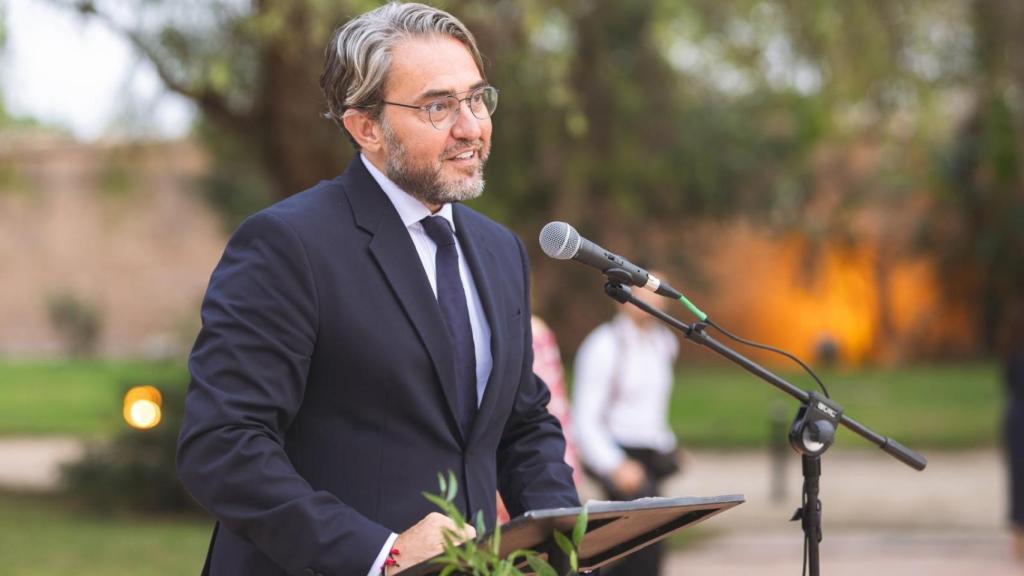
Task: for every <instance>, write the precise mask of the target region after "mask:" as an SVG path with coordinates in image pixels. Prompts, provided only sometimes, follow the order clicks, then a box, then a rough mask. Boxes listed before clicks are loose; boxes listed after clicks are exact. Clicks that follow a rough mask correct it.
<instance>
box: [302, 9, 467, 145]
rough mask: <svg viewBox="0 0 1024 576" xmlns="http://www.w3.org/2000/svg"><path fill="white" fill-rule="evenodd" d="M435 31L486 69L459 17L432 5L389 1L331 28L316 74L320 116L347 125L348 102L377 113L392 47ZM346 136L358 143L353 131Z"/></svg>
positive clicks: (351, 105) (353, 106) (373, 113)
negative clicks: (322, 103)
mask: <svg viewBox="0 0 1024 576" xmlns="http://www.w3.org/2000/svg"><path fill="white" fill-rule="evenodd" d="M437 35H444V36H451V37H452V38H455V39H456V40H458V41H460V42H462V43H463V44H464V45H465V46H466V48H467V49H468V50H469V53H470V54H472V56H473V60H474V61H475V62H476V67H477V68H478V69H479V71H480V76H481V77H482V76H483V75H484V67H483V60H482V58H481V56H480V50H479V49H478V48H477V45H476V39H475V38H473V34H472V33H471V32H470V31H469V29H468V28H466V25H465V24H463V23H462V22H460V21H459V20H458V18H456V17H454V16H452V15H451V14H449V13H447V12H445V11H444V10H440V9H438V8H434V7H432V6H427V5H424V4H417V3H411V2H410V3H407V4H406V3H401V2H391V3H388V4H385V5H383V6H381V7H379V8H376V9H374V10H370V11H369V12H366V13H364V14H361V15H359V16H357V17H355V18H353V19H352V20H349V21H348V22H347V23H345V24H344V25H343V26H341V27H340V28H338V29H337V30H335V31H334V34H333V35H332V36H331V41H330V43H328V44H327V49H326V50H325V51H324V52H325V53H324V56H325V60H324V69H323V72H322V73H321V74H320V88H321V90H323V93H324V96H325V97H326V98H327V112H325V113H324V117H325V118H329V119H331V120H332V121H334V123H335V124H337V125H338V126H340V127H341V129H342V130H345V125H344V124H343V122H342V118H343V117H344V115H345V111H346V110H348V109H349V108H365V109H367V112H368V113H369V114H371V115H372V117H373V118H377V117H379V116H380V109H381V107H380V103H381V101H382V100H383V99H384V84H385V82H387V76H388V70H389V69H390V67H391V49H392V47H394V46H395V44H397V43H399V42H401V41H402V40H405V39H408V38H413V37H424V36H426V37H429V36H437ZM345 133H346V134H348V131H347V130H345ZM349 139H350V140H352V144H353V145H354V146H355V147H356V149H358V148H359V145H358V144H357V143H356V141H355V139H354V138H352V135H351V134H349Z"/></svg>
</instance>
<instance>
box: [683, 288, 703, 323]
mask: <svg viewBox="0 0 1024 576" xmlns="http://www.w3.org/2000/svg"><path fill="white" fill-rule="evenodd" d="M679 301H680V302H682V303H683V306H686V307H687V308H689V309H690V312H693V315H694V316H696V317H697V319H698V320H700V321H701V322H703V321H705V320H707V319H708V315H707V314H705V313H703V312H701V311H700V308H697V307H696V306H694V304H693V302H690V300H689V299H688V298H687V297H686V296H683V295H682V294H680V295H679Z"/></svg>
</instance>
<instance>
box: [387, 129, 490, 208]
mask: <svg viewBox="0 0 1024 576" xmlns="http://www.w3.org/2000/svg"><path fill="white" fill-rule="evenodd" d="M381 129H382V132H383V133H384V146H385V148H386V149H387V160H386V165H385V169H386V173H387V176H388V178H389V179H390V180H391V181H392V182H394V183H395V184H397V185H398V187H399V188H401V189H402V190H404V191H405V192H406V193H407V194H409V195H410V196H412V197H413V198H416V199H417V200H419V201H420V202H423V203H424V204H430V205H433V206H440V205H442V204H449V203H452V202H464V201H466V200H472V199H473V198H477V197H479V196H480V195H481V194H483V192H484V177H483V168H484V162H485V161H486V157H485V156H484V155H483V154H481V162H480V164H479V167H478V168H477V172H476V174H475V175H474V177H471V178H468V179H463V180H459V181H457V182H442V181H441V168H442V166H443V164H442V163H441V162H438V164H437V168H436V169H434V168H433V167H431V166H427V165H423V166H417V165H414V164H411V163H409V162H407V161H406V160H407V158H408V156H407V154H406V151H405V146H404V145H403V144H402V142H401V141H399V139H398V138H397V137H396V136H395V134H394V133H393V132H392V131H391V129H390V127H389V126H388V125H387V122H382V123H381Z"/></svg>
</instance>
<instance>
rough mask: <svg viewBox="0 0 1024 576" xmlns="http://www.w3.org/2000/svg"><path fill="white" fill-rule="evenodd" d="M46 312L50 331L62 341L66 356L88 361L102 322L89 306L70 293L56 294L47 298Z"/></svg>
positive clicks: (97, 343)
mask: <svg viewBox="0 0 1024 576" xmlns="http://www.w3.org/2000/svg"><path fill="white" fill-rule="evenodd" d="M46 310H47V312H48V313H49V316H50V323H51V324H52V325H53V328H54V330H55V331H56V332H57V334H58V335H59V336H60V339H61V340H63V341H64V348H65V352H66V353H67V355H68V356H70V357H72V358H91V357H93V356H95V355H96V352H97V350H98V348H99V339H100V329H101V327H102V321H101V319H100V313H99V310H97V308H96V307H95V306H94V305H93V304H91V303H89V302H88V301H86V300H85V299H83V298H82V297H80V296H77V295H75V294H72V293H70V292H59V293H55V294H53V295H51V296H50V297H49V298H48V299H47V301H46Z"/></svg>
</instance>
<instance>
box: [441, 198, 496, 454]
mask: <svg viewBox="0 0 1024 576" xmlns="http://www.w3.org/2000/svg"><path fill="white" fill-rule="evenodd" d="M452 208H453V212H454V218H455V227H456V229H457V230H458V235H459V246H460V247H461V248H462V252H463V254H465V256H466V262H467V263H468V264H469V269H470V272H472V274H473V282H474V284H476V290H477V292H478V293H479V295H480V303H481V304H482V305H483V308H484V314H485V315H486V316H487V324H488V325H489V326H490V328H491V375H490V377H489V378H488V380H487V387H486V388H484V397H483V401H482V402H481V403H480V411H479V412H478V413H477V415H476V420H475V423H474V425H473V430H474V431H476V430H479V429H480V428H481V427H482V426H485V425H486V423H487V422H488V421H489V419H490V416H491V413H492V412H493V411H494V405H495V402H497V398H498V396H499V394H500V392H501V390H500V389H499V384H498V383H499V382H500V381H501V378H500V375H501V374H502V373H503V371H504V370H505V366H504V356H503V354H502V352H503V347H502V346H501V336H502V332H503V331H504V329H505V316H506V314H505V310H504V307H503V306H502V305H501V303H500V302H499V301H498V299H497V298H496V297H495V295H496V294H497V292H496V291H495V286H494V282H497V281H499V279H500V278H501V270H500V268H499V267H498V260H497V258H496V257H495V256H494V252H492V251H491V248H490V246H489V243H488V238H487V236H486V235H485V234H484V233H483V232H482V231H481V230H480V229H478V228H477V227H476V226H474V222H473V221H472V219H471V218H466V217H465V216H464V215H465V213H466V212H465V211H466V210H468V209H467V208H465V207H464V206H462V205H461V204H455V205H454V206H453V207H452ZM474 435H475V432H474V434H471V435H470V439H472V438H473V436H474Z"/></svg>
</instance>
